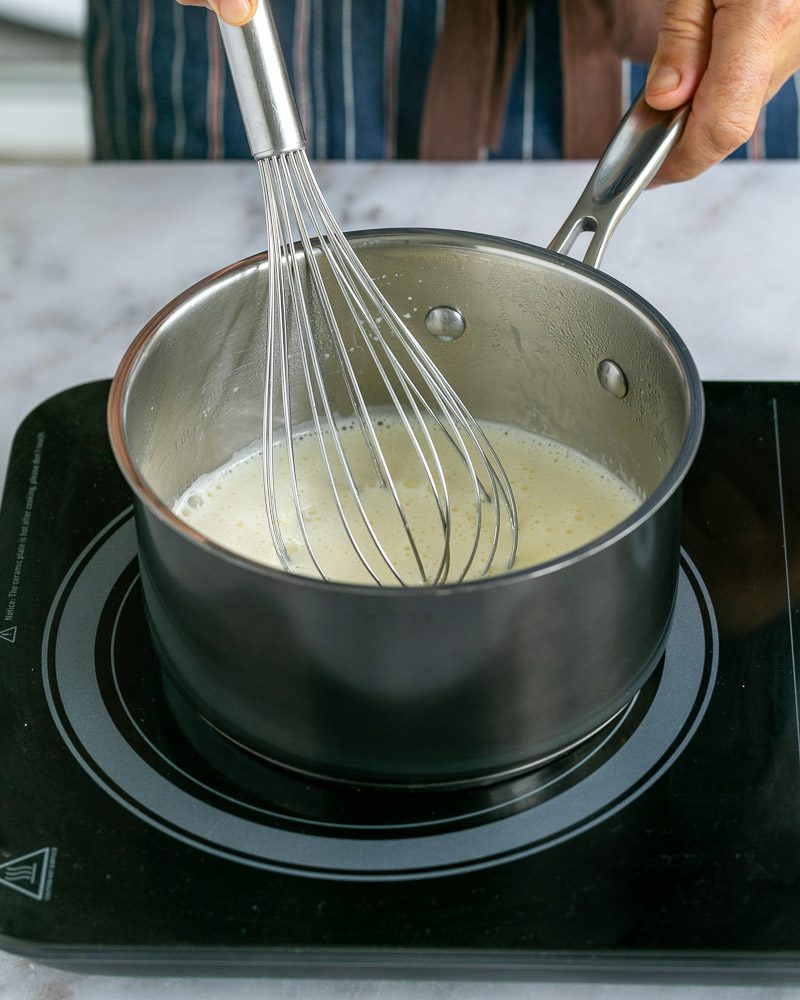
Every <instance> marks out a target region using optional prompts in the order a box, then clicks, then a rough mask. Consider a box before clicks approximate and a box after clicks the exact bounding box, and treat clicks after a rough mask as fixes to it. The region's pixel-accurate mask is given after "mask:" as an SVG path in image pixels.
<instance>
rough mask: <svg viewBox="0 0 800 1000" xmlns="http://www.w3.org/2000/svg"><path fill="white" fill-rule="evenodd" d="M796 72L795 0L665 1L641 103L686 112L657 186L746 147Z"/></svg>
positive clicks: (799, 39) (798, 25)
mask: <svg viewBox="0 0 800 1000" xmlns="http://www.w3.org/2000/svg"><path fill="white" fill-rule="evenodd" d="M798 68H800V0H665V6H664V12H663V15H662V19H661V28H660V30H659V36H658V45H657V48H656V53H655V55H654V56H653V60H652V63H651V66H650V72H649V74H648V78H647V85H646V88H645V97H646V99H647V103H648V104H650V105H651V107H654V108H659V109H661V110H669V109H671V108H677V107H679V106H680V105H682V104H687V103H688V102H689V101H690V100H691V102H692V110H691V113H690V115H689V118H688V120H687V122H686V128H685V129H684V132H683V135H682V136H681V139H680V141H679V142H678V144H677V146H676V147H675V149H674V150H673V151H672V153H670V155H669V157H668V158H667V160H666V161H665V163H664V166H663V167H662V168H661V170H660V172H659V174H658V176H657V177H656V183H657V184H659V183H668V182H671V181H682V180H688V179H689V178H690V177H695V176H697V174H700V173H702V172H703V171H704V170H707V169H708V168H709V167H711V166H713V165H714V164H715V163H718V162H719V161H720V160H722V159H724V158H725V157H726V156H727V155H728V154H729V153H732V152H733V150H734V149H736V148H737V146H740V145H741V144H742V143H743V142H746V141H747V140H748V139H749V138H750V136H751V135H752V134H753V131H754V129H755V127H756V124H757V122H758V116H759V113H760V111H761V108H762V107H763V106H764V105H765V104H766V103H767V101H768V100H769V99H770V98H771V97H772V96H773V95H774V94H775V93H777V91H778V90H779V89H780V88H781V86H782V85H783V84H784V83H785V82H786V80H787V79H788V78H789V77H790V76H791V75H792V73H794V72H795V71H796V70H797V69H798Z"/></svg>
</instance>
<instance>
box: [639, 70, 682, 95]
mask: <svg viewBox="0 0 800 1000" xmlns="http://www.w3.org/2000/svg"><path fill="white" fill-rule="evenodd" d="M680 82H681V75H680V73H679V72H678V71H677V70H676V69H673V68H672V66H658V67H657V68H656V69H655V70H654V71H653V73H652V75H651V76H650V79H649V80H648V81H647V89H648V90H649V91H650V93H651V94H666V93H668V92H669V91H670V90H675V88H676V87H677V86H678V84H679V83H680Z"/></svg>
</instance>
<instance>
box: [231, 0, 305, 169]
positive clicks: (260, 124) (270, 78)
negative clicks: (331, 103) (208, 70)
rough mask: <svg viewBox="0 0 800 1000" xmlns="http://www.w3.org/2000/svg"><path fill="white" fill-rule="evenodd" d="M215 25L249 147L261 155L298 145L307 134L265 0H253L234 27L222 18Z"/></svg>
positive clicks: (300, 145)
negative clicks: (246, 16)
mask: <svg viewBox="0 0 800 1000" xmlns="http://www.w3.org/2000/svg"><path fill="white" fill-rule="evenodd" d="M219 27H220V31H221V33H222V42H223V44H224V46H225V55H226V56H227V57H228V63H229V65H230V67H231V74H232V75H233V83H234V86H235V87H236V96H237V98H238V100H239V108H240V109H241V112H242V120H243V121H244V127H245V131H246V132H247V141H248V142H249V144H250V152H251V153H252V154H253V156H254V157H255V159H257V160H261V159H263V158H264V157H265V156H275V155H276V154H278V153H288V152H290V151H291V150H293V149H303V148H304V147H305V144H306V137H305V133H304V132H303V126H302V124H301V122H300V115H299V114H298V112H297V104H296V103H295V99H294V94H293V93H292V87H291V84H290V83H289V74H288V73H287V72H286V63H285V62H284V61H283V52H282V51H281V43H280V41H279V39H278V32H277V29H276V28H275V20H274V18H273V16H272V11H271V10H270V6H269V3H268V2H267V0H258V6H257V8H256V12H255V14H254V15H253V17H252V19H251V20H250V21H249V22H248V23H247V24H246V25H244V27H242V28H235V27H234V26H233V25H231V24H227V23H226V22H225V21H223V20H222V19H219Z"/></svg>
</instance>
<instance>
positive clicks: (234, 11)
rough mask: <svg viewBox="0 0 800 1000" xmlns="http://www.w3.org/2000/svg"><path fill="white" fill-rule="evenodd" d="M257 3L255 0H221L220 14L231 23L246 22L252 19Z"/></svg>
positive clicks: (219, 4) (219, 3) (219, 5)
mask: <svg viewBox="0 0 800 1000" xmlns="http://www.w3.org/2000/svg"><path fill="white" fill-rule="evenodd" d="M254 8H255V3H254V2H253V0H219V2H218V10H219V16H220V17H221V18H222V19H223V21H227V22H228V23H229V24H237V25H238V24H244V23H245V22H246V21H249V20H250V15H251V14H252V13H253V10H254Z"/></svg>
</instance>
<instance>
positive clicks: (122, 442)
mask: <svg viewBox="0 0 800 1000" xmlns="http://www.w3.org/2000/svg"><path fill="white" fill-rule="evenodd" d="M346 236H347V238H348V240H350V241H351V242H353V243H354V244H363V245H364V246H370V245H381V246H383V245H390V244H391V241H392V240H394V241H397V243H398V245H408V244H409V243H414V242H420V243H423V244H426V245H435V244H436V243H437V242H438V243H440V244H442V243H443V244H444V245H447V246H450V247H454V248H458V247H461V248H469V249H471V250H474V249H479V248H480V247H481V246H486V247H487V248H488V249H494V250H497V249H500V250H503V251H516V252H518V253H521V254H522V255H523V256H526V257H534V258H536V259H539V260H543V261H548V262H550V263H552V264H556V265H557V266H559V267H563V268H566V269H568V270H571V271H574V272H576V273H578V274H580V275H582V276H583V277H585V278H588V279H589V280H590V281H591V282H592V283H593V284H595V285H599V286H600V287H601V288H603V289H604V290H605V291H607V292H608V293H610V294H615V295H618V296H620V297H621V298H623V299H624V300H625V301H626V303H627V304H629V305H632V306H634V307H635V309H636V310H638V312H640V313H641V314H643V315H644V316H645V317H646V318H647V319H648V320H650V321H651V323H653V324H654V326H655V327H656V328H657V329H658V332H659V334H660V335H661V336H662V337H663V340H664V342H665V344H666V345H667V346H668V348H669V349H670V352H671V354H672V355H673V358H674V359H675V362H676V367H677V368H678V369H679V370H680V371H681V372H682V374H683V377H684V381H685V386H686V401H687V422H686V430H685V433H684V437H683V442H682V444H681V447H680V450H679V452H678V454H677V456H676V458H675V460H674V462H673V463H672V465H671V466H670V467H669V469H668V470H667V471H666V473H665V474H664V476H663V477H662V479H661V481H660V482H659V484H658V486H657V487H656V488H655V489H654V490H653V492H652V493H650V495H649V496H648V497H647V498H646V499H645V500H644V501H643V502H642V503H641V504H640V505H639V506H638V507H637V508H636V510H635V511H633V512H632V513H631V514H630V515H628V517H626V518H625V519H624V520H623V521H621V522H619V523H618V524H617V525H615V526H614V527H613V528H611V529H609V530H608V531H606V532H604V533H603V534H602V535H598V536H597V537H596V538H593V539H592V540H591V541H589V542H586V543H585V544H584V545H581V546H580V547H579V548H576V549H573V550H571V551H569V552H566V553H564V554H562V555H561V556H557V557H556V558H554V559H550V560H548V561H547V562H543V563H538V564H537V565H535V566H529V567H524V568H520V569H511V570H508V571H507V572H504V573H500V574H497V575H496V576H491V577H482V578H479V579H474V580H467V581H464V582H462V583H456V582H450V583H440V584H434V585H423V586H416V585H415V586H409V587H401V586H396V585H390V586H382V587H376V586H374V585H370V584H360V583H345V582H340V581H332V580H320V579H318V578H316V577H311V576H303V575H301V574H299V573H289V572H286V571H284V570H280V569H275V568H273V567H270V566H266V565H264V564H263V563H260V562H257V561H255V560H253V559H249V558H248V557H247V556H244V555H241V554H239V553H236V552H233V551H231V550H230V549H227V548H225V547H224V546H222V545H219V544H218V543H216V542H214V541H212V540H211V539H209V538H207V537H206V536H205V535H203V534H202V533H201V532H199V531H197V530H196V529H195V528H193V527H192V526H191V525H189V524H187V523H186V522H185V521H183V520H182V519H181V518H180V517H178V516H177V515H176V514H175V513H173V511H172V510H171V509H170V508H169V507H168V506H167V505H166V504H165V503H164V502H163V501H162V500H160V499H159V497H158V496H157V495H156V494H155V492H154V491H153V490H152V489H151V488H150V486H149V485H148V483H147V481H146V480H145V479H144V477H143V476H142V475H141V474H140V472H139V470H138V468H137V466H136V463H135V462H134V460H133V457H132V456H131V454H130V451H129V450H128V446H127V440H126V433H125V424H126V420H125V412H126V406H127V399H128V395H129V392H130V389H131V386H132V385H133V381H134V377H135V374H136V371H137V368H138V366H139V365H140V363H141V362H142V361H143V360H144V358H145V355H146V353H147V348H148V346H149V345H150V344H151V343H152V342H153V341H154V339H155V337H156V335H157V333H158V331H159V330H160V328H161V326H162V324H163V323H164V322H165V321H166V320H167V319H168V318H169V317H170V316H172V315H173V314H174V313H175V312H176V311H177V310H179V309H180V308H181V307H182V306H184V305H186V303H188V302H190V301H192V300H193V299H195V298H196V297H197V296H198V295H200V294H201V293H203V292H205V291H207V290H208V289H209V288H211V287H213V286H214V285H215V284H217V283H218V282H220V281H223V280H225V279H226V278H229V277H230V276H231V275H234V274H236V273H239V272H242V271H245V270H247V269H248V268H252V267H259V266H261V265H262V264H263V263H264V262H265V261H266V260H267V256H268V255H267V252H266V251H262V252H260V253H257V254H253V255H252V256H250V257H245V258H243V259H242V260H238V261H235V262H233V263H231V264H227V265H226V266H225V267H222V268H220V269H219V270H218V271H215V272H214V273H212V274H210V275H207V276H206V277H204V278H201V279H200V280H199V281H197V282H195V284H193V285H192V286H190V287H189V288H187V289H186V290H184V291H183V292H181V293H180V294H178V295H177V296H175V298H173V299H172V300H171V301H170V302H168V303H167V304H166V305H165V306H164V307H163V308H162V309H160V310H159V311H158V312H157V313H156V314H155V316H153V317H152V318H151V319H150V320H149V321H148V322H147V323H146V324H145V325H144V327H143V328H142V329H141V331H140V332H139V334H138V335H137V336H136V337H135V338H134V340H133V341H132V342H131V344H130V345H129V346H128V348H127V350H126V351H125V353H124V355H123V356H122V359H121V361H120V363H119V366H118V368H117V371H116V373H115V375H114V378H113V380H112V383H111V389H110V392H109V397H108V407H107V425H108V434H109V439H110V442H111V448H112V451H113V454H114V457H115V459H116V461H117V464H118V465H119V468H120V471H121V472H122V474H123V476H124V478H125V479H126V481H127V482H128V485H129V486H130V488H131V489H132V490H133V493H134V494H135V496H136V497H138V499H139V500H140V501H141V502H142V503H143V504H144V506H145V507H146V508H147V509H148V510H149V511H150V512H151V513H152V514H154V515H155V516H156V517H158V518H159V519H160V520H161V521H162V522H164V523H165V524H167V525H168V526H169V527H171V528H173V529H175V530H176V531H178V532H179V533H180V534H181V535H182V536H183V537H184V538H185V539H186V540H188V541H190V542H191V543H193V544H195V545H197V546H198V547H200V548H201V549H202V550H204V551H206V552H208V553H210V554H213V555H214V556H217V557H219V558H222V559H224V560H226V561H227V562H230V563H233V564H235V565H237V566H239V567H241V568H243V569H245V570H249V571H251V572H253V573H256V574H258V575H259V576H266V577H268V578H271V579H273V580H275V581H280V582H281V583H285V584H286V585H288V586H302V587H304V588H305V587H316V588H321V589H322V590H324V591H328V592H342V593H347V594H358V593H360V594H363V595H364V596H365V597H370V598H376V597H377V598H382V597H386V596H389V595H390V596H393V597H399V596H401V595H405V596H406V597H419V596H420V595H425V596H431V595H436V596H446V595H449V594H454V593H459V594H461V593H464V592H465V591H467V590H473V589H479V588H483V587H498V586H508V585H510V584H515V583H517V582H518V581H520V580H522V579H526V580H531V579H535V578H538V577H544V576H548V575H549V574H551V573H554V572H557V571H558V570H561V569H564V568H566V567H569V566H573V565H575V564H577V563H580V562H582V561H584V560H585V559H588V558H591V557H592V556H593V555H595V554H596V553H598V552H601V551H603V550H604V549H606V548H608V547H609V546H611V545H613V544H615V543H616V542H617V541H619V540H620V539H621V538H624V537H625V536H626V535H628V534H630V533H631V532H633V531H635V530H636V529H637V528H638V527H639V526H640V525H641V524H643V523H644V522H645V521H647V520H649V518H650V517H652V515H653V514H654V513H655V512H656V511H657V510H658V509H659V508H660V507H662V506H663V505H664V504H665V503H666V502H667V501H668V500H669V499H670V497H671V496H672V495H673V494H674V493H675V491H676V490H677V489H678V488H679V486H680V485H681V483H682V481H683V479H684V477H685V475H686V473H687V472H688V470H689V468H690V467H691V464H692V462H693V460H694V457H695V455H696V453H697V449H698V447H699V445H700V439H701V436H702V431H703V422H704V417H705V402H704V397H703V387H702V382H701V380H700V376H699V373H698V371H697V367H696V365H695V363H694V359H693V358H692V356H691V354H690V352H689V350H688V348H687V347H686V345H685V344H684V342H683V341H682V340H681V338H680V337H679V336H678V333H677V332H676V331H675V329H674V328H673V326H672V325H671V324H670V323H669V322H668V321H667V320H666V319H665V317H664V316H663V315H662V314H661V313H660V312H658V310H657V309H655V308H654V307H653V306H652V305H651V304H650V303H649V302H647V300H646V299H643V298H642V297H641V296H640V295H639V294H638V293H637V292H635V291H634V290H633V289H631V288H629V287H628V286H627V285H624V284H623V283H622V282H620V281H618V280H617V279H616V278H613V277H611V276H610V275H608V274H606V273H605V272H603V271H599V270H597V269H596V268H593V267H590V266H588V265H586V264H584V263H582V262H581V261H579V260H575V259H574V258H572V257H567V256H565V255H563V254H560V253H556V252H554V251H552V250H547V249H545V248H543V247H538V246H535V245H533V244H530V243H525V242H522V241H520V240H513V239H507V238H504V237H498V236H488V235H485V234H481V233H473V232H469V231H464V230H452V229H422V228H408V229H407V228H392V229H370V230H357V231H354V232H349V233H347V234H346Z"/></svg>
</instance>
